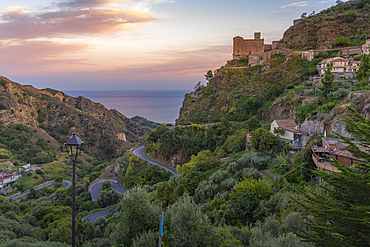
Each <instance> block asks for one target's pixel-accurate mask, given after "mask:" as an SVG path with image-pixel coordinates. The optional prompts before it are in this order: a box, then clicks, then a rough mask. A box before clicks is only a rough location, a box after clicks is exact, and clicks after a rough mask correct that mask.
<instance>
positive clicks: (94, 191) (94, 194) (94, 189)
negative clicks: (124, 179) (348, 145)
mask: <svg viewBox="0 0 370 247" xmlns="http://www.w3.org/2000/svg"><path fill="white" fill-rule="evenodd" d="M107 180H108V179H107ZM104 181H106V180H100V181H97V182H95V183H93V184H92V185H91V186H90V187H89V191H90V193H91V198H92V200H93V201H96V200H97V199H98V198H99V196H100V191H101V187H102V185H103V183H104ZM116 181H117V180H109V182H110V187H111V188H112V189H114V190H115V191H117V193H118V194H121V195H123V194H125V192H126V190H125V189H124V188H123V187H122V185H121V184H120V183H116ZM113 207H114V206H111V207H107V208H103V209H101V210H100V211H98V212H94V213H91V214H88V215H86V216H84V217H82V218H81V221H84V220H86V219H88V220H89V221H90V222H91V223H94V221H95V220H96V219H97V218H98V217H101V216H103V217H106V216H107V215H108V214H109V212H110V210H112V208H113ZM113 215H115V213H114V214H113Z"/></svg>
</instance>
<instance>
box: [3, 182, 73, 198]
mask: <svg viewBox="0 0 370 247" xmlns="http://www.w3.org/2000/svg"><path fill="white" fill-rule="evenodd" d="M53 184H55V181H50V183H47V184H45V185H43V186H41V187H38V188H34V189H35V190H39V189H42V188H44V187H47V186H50V185H53ZM62 184H63V188H64V189H65V188H67V187H68V186H70V185H71V184H72V182H71V181H69V180H63V182H62ZM29 193H30V192H29V191H28V192H26V193H23V194H20V195H17V196H9V197H11V198H12V199H17V198H19V197H22V196H25V195H28V194H29Z"/></svg>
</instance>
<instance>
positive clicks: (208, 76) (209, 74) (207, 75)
mask: <svg viewBox="0 0 370 247" xmlns="http://www.w3.org/2000/svg"><path fill="white" fill-rule="evenodd" d="M204 77H205V78H206V80H207V81H210V80H211V79H212V77H213V73H212V70H208V71H207V73H206V74H205V75H204Z"/></svg>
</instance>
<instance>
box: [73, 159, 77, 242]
mask: <svg viewBox="0 0 370 247" xmlns="http://www.w3.org/2000/svg"><path fill="white" fill-rule="evenodd" d="M72 163H73V178H72V247H75V246H76V159H75V158H72Z"/></svg>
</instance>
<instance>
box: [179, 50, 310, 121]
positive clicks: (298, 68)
mask: <svg viewBox="0 0 370 247" xmlns="http://www.w3.org/2000/svg"><path fill="white" fill-rule="evenodd" d="M243 62H244V61H243V60H241V61H240V62H239V67H221V68H220V69H218V70H217V71H216V73H215V74H214V75H213V77H211V78H210V80H209V83H208V84H207V86H205V87H204V86H202V87H199V88H198V89H197V90H195V91H194V92H191V93H189V94H186V95H185V99H184V101H183V106H182V107H181V109H180V115H179V118H178V119H177V120H176V123H178V124H179V123H180V122H181V121H191V122H217V121H220V120H221V119H222V117H226V116H227V117H228V118H229V119H230V120H235V121H244V120H247V119H249V118H250V117H251V116H254V115H256V114H257V113H258V110H259V109H260V108H261V107H268V106H269V104H271V103H272V102H273V101H274V99H276V98H277V97H279V96H280V95H281V94H283V93H284V92H285V90H286V89H287V88H288V87H289V88H292V87H294V85H298V84H299V83H301V82H302V81H303V80H305V79H306V78H307V77H308V75H309V72H308V71H309V68H310V67H314V66H315V65H314V63H311V62H309V61H308V60H306V59H303V58H301V57H299V56H292V57H286V56H284V55H280V54H278V55H275V57H274V58H273V59H271V60H268V61H267V62H266V63H265V64H264V65H263V66H262V65H257V66H254V67H248V66H245V67H241V65H243ZM259 118H260V119H261V118H262V116H260V117H259Z"/></svg>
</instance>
